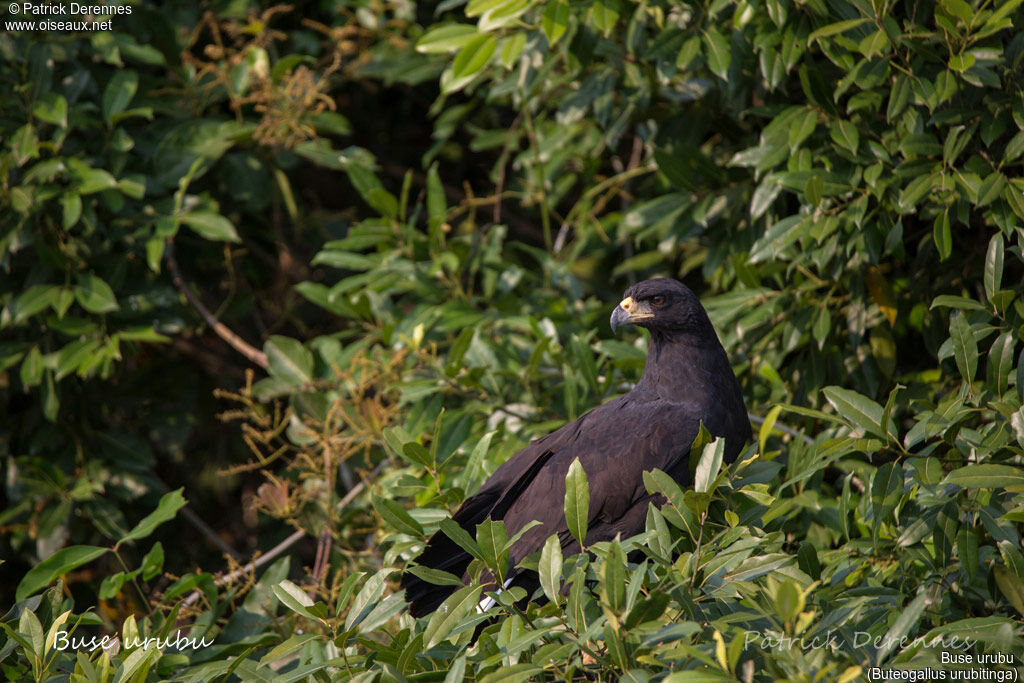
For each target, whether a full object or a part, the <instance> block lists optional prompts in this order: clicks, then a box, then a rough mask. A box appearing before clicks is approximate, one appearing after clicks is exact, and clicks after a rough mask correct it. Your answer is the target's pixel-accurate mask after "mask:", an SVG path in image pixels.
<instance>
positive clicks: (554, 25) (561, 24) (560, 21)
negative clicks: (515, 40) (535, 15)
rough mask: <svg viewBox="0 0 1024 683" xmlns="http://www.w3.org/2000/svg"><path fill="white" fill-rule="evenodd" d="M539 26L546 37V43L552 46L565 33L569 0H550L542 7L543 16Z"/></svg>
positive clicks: (567, 25) (567, 26)
mask: <svg viewBox="0 0 1024 683" xmlns="http://www.w3.org/2000/svg"><path fill="white" fill-rule="evenodd" d="M541 28H542V29H543V31H544V35H545V36H547V38H548V44H549V45H551V46H552V47H554V45H555V43H557V42H558V39H559V38H561V37H562V36H563V35H565V31H566V29H568V28H569V2H568V0H551V1H550V2H548V4H547V6H545V7H544V16H543V18H542V19H541Z"/></svg>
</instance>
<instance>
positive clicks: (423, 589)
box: [402, 389, 707, 616]
mask: <svg viewBox="0 0 1024 683" xmlns="http://www.w3.org/2000/svg"><path fill="white" fill-rule="evenodd" d="M706 411H707V406H706V405H703V406H702V405H701V404H695V403H686V402H683V403H679V402H672V401H667V400H665V399H663V398H661V397H660V396H658V395H657V394H656V393H655V392H644V391H639V390H636V389H634V390H633V391H632V392H630V393H628V394H624V395H622V396H619V397H618V398H615V399H613V400H611V401H609V402H607V403H605V404H604V405H601V406H599V407H597V408H595V409H594V410H592V411H590V412H588V413H586V414H585V415H583V416H582V417H580V418H579V419H577V420H575V421H574V422H571V423H569V424H567V425H565V426H563V427H562V428H560V429H558V430H556V431H554V432H552V433H551V434H548V435H547V436H545V437H543V438H540V439H537V440H536V441H534V442H532V443H531V444H530V445H529V446H527V447H526V448H524V449H522V450H521V451H519V452H518V453H516V454H515V455H513V456H512V457H511V458H509V460H508V461H506V462H505V463H504V464H502V465H501V466H500V467H499V468H498V469H497V470H496V471H495V473H494V474H493V475H492V476H491V477H490V479H488V480H487V482H486V483H485V484H484V486H483V488H481V489H480V490H479V491H478V492H477V493H475V494H474V495H472V496H470V497H469V498H467V499H466V500H465V502H463V504H462V505H461V506H460V507H459V509H458V510H457V511H456V512H455V514H454V515H453V516H452V518H453V520H454V521H455V522H457V523H458V524H459V525H460V526H461V527H463V528H464V529H465V530H466V531H468V532H469V533H470V534H471V535H474V534H475V532H476V525H477V524H480V523H481V522H483V521H484V520H486V519H494V520H498V519H501V520H504V522H505V528H506V530H507V531H508V535H509V536H510V537H511V536H513V535H514V534H516V533H517V532H518V531H519V530H520V529H522V528H523V527H524V526H526V525H527V524H529V523H530V522H532V521H534V520H536V521H539V522H540V524H539V525H537V526H534V527H533V528H531V529H528V530H527V531H526V532H525V533H524V534H523V535H522V537H521V538H520V539H519V540H518V541H517V542H516V543H515V545H514V546H513V547H512V549H511V551H510V552H509V560H510V567H515V566H516V565H517V564H518V563H519V562H520V561H521V560H522V559H523V558H524V557H526V556H527V555H529V554H531V553H534V552H537V551H539V550H540V549H541V548H542V547H543V545H544V542H545V540H546V539H547V538H548V537H549V536H550V535H551V534H556V535H557V536H558V538H559V540H560V543H561V546H562V548H563V551H564V552H565V553H567V554H572V553H576V552H579V550H580V545H579V543H578V542H577V541H576V539H575V538H573V537H572V535H571V534H570V533H569V530H568V526H567V524H566V521H565V514H564V501H565V477H566V474H567V473H568V471H569V466H570V465H571V464H572V462H573V461H574V460H575V459H577V458H578V459H579V461H580V464H581V465H582V466H583V470H584V471H585V472H586V474H587V480H588V485H589V489H590V509H589V514H588V524H587V527H588V531H587V537H586V542H587V545H590V544H592V543H596V542H598V541H605V540H611V539H613V538H615V537H616V535H621V536H622V537H623V538H627V537H629V536H633V535H635V534H637V533H640V532H641V531H643V529H644V523H645V520H646V515H647V504H648V502H649V501H651V500H653V499H654V497H653V496H651V495H649V494H648V493H647V490H646V487H645V486H644V483H643V473H644V472H645V471H649V470H652V469H655V468H658V469H661V470H663V471H665V472H666V473H668V474H669V475H670V476H672V477H673V478H674V479H676V480H677V481H679V482H681V483H683V484H685V483H686V481H687V480H688V479H689V468H688V464H687V463H688V457H687V456H688V454H689V450H690V446H691V444H692V443H693V439H694V438H695V437H696V435H697V430H698V427H699V424H700V421H701V420H702V419H703V420H704V421H705V422H707V416H706V415H705V414H704V413H705V412H706ZM471 560H472V557H471V556H470V555H469V553H467V552H465V551H464V550H462V548H460V547H459V546H458V545H457V544H456V543H455V542H454V541H452V540H451V539H449V538H448V537H447V536H446V535H445V534H444V533H443V532H440V531H439V532H437V533H436V534H434V536H433V537H431V539H430V540H429V541H428V543H427V547H426V548H425V549H424V551H423V553H422V554H421V555H420V556H419V557H418V558H417V562H418V563H419V564H421V565H424V566H427V567H433V568H435V569H441V570H444V571H447V572H450V573H453V574H455V575H456V576H463V575H464V574H465V572H466V570H467V568H468V567H469V563H470V561H471ZM515 574H516V572H515V571H513V572H512V573H511V574H510V575H511V576H513V577H514V576H515ZM402 586H403V587H404V588H405V589H406V599H407V600H408V601H409V602H410V603H411V613H412V614H413V615H414V616H421V615H423V614H428V613H429V612H431V611H433V610H434V609H436V608H437V606H438V605H440V604H441V602H443V601H444V599H445V598H446V597H448V595H450V594H451V593H452V591H453V590H454V588H452V587H451V586H436V585H433V584H430V583H427V582H425V581H423V580H422V579H419V578H418V577H416V576H414V575H412V574H410V573H408V572H407V573H406V574H404V576H403V578H402Z"/></svg>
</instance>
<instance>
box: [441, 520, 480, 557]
mask: <svg viewBox="0 0 1024 683" xmlns="http://www.w3.org/2000/svg"><path fill="white" fill-rule="evenodd" d="M441 532H442V533H444V535H445V536H447V537H448V538H450V539H451V540H452V541H453V542H454V543H455V545H457V546H459V547H460V548H462V549H463V550H465V551H466V552H467V553H469V554H470V555H472V556H473V557H475V558H476V559H478V560H480V561H481V562H484V563H485V564H486V561H485V560H484V555H483V553H482V552H481V551H480V546H478V545H477V543H476V541H475V540H473V537H472V536H470V535H469V532H467V531H466V530H465V529H463V528H462V527H461V526H459V524H458V522H456V521H455V520H453V519H451V518H446V519H442V520H441Z"/></svg>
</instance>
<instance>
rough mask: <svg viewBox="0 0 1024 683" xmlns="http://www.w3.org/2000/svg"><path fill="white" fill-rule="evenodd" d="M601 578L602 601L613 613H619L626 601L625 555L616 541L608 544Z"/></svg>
mask: <svg viewBox="0 0 1024 683" xmlns="http://www.w3.org/2000/svg"><path fill="white" fill-rule="evenodd" d="M601 578H602V583H603V586H602V588H603V589H604V590H603V591H602V595H601V597H602V598H604V603H605V604H606V605H607V606H608V609H610V610H611V611H612V612H613V613H614V614H621V613H622V610H623V608H624V607H625V601H626V555H625V553H623V552H622V546H621V545H619V543H618V542H617V541H612V543H611V545H610V546H609V552H608V557H607V558H605V560H604V566H603V567H602V571H601Z"/></svg>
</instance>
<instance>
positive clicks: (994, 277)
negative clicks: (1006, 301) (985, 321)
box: [985, 232, 1004, 301]
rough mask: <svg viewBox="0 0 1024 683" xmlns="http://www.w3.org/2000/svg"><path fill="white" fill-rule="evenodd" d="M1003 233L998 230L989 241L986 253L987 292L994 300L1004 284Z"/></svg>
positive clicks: (989, 297)
mask: <svg viewBox="0 0 1024 683" xmlns="http://www.w3.org/2000/svg"><path fill="white" fill-rule="evenodd" d="M1003 249H1004V247H1003V235H1002V233H999V232H997V233H996V234H994V235H992V239H990V240H989V241H988V252H986V254H985V294H986V295H987V296H988V300H989V301H992V299H993V298H994V297H995V295H996V293H997V292H998V291H999V288H1000V287H1001V286H1002V284H1003Z"/></svg>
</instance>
